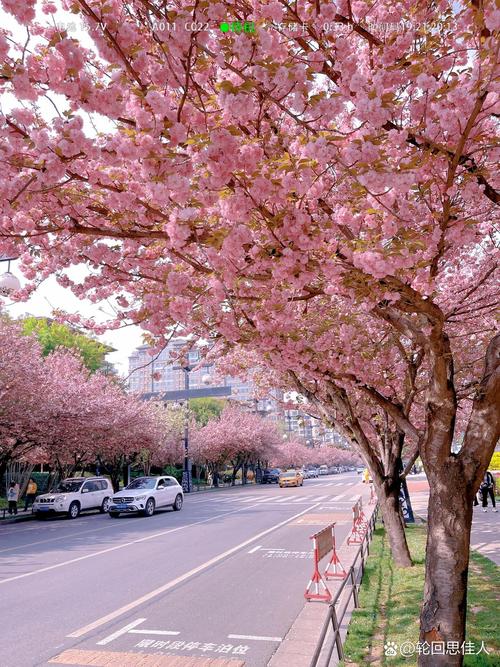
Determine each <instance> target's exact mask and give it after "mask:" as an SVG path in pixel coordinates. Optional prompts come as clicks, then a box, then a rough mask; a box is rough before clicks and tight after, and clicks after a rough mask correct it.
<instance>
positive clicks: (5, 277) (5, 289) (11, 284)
mask: <svg viewBox="0 0 500 667" xmlns="http://www.w3.org/2000/svg"><path fill="white" fill-rule="evenodd" d="M15 259H17V257H1V256H0V262H7V271H6V272H5V273H3V274H2V275H1V276H0V294H2V295H3V296H9V294H11V293H12V292H17V290H18V289H21V282H20V281H19V278H18V277H17V276H15V275H14V274H13V273H11V271H10V263H11V262H12V261H13V260H15Z"/></svg>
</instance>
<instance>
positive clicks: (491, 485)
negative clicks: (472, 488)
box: [479, 470, 497, 512]
mask: <svg viewBox="0 0 500 667" xmlns="http://www.w3.org/2000/svg"><path fill="white" fill-rule="evenodd" d="M479 490H480V492H481V496H482V498H483V512H487V511H488V510H487V507H488V496H490V498H491V504H492V505H493V512H496V511H497V504H496V502H495V479H494V477H493V475H492V474H491V472H490V471H489V470H487V471H486V472H485V473H484V477H483V481H482V482H481V486H480V487H479Z"/></svg>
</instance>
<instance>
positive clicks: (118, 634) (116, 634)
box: [97, 618, 146, 646]
mask: <svg viewBox="0 0 500 667" xmlns="http://www.w3.org/2000/svg"><path fill="white" fill-rule="evenodd" d="M145 620H146V619H145V618H138V619H136V620H135V621H132V623H129V624H128V625H126V626H125V627H123V628H121V629H120V630H117V631H116V632H113V634H111V635H108V636H107V637H104V639H101V641H100V642H97V644H98V646H105V645H106V644H109V643H110V642H112V641H113V640H114V639H118V637H121V636H122V635H126V634H127V632H128V631H129V630H131V629H132V628H135V626H136V625H140V624H141V623H144V621H145Z"/></svg>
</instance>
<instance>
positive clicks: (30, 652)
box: [0, 473, 363, 667]
mask: <svg viewBox="0 0 500 667" xmlns="http://www.w3.org/2000/svg"><path fill="white" fill-rule="evenodd" d="M362 489H363V484H362V483H361V479H360V476H359V475H356V473H345V474H341V475H328V476H324V477H320V478H318V479H311V480H305V482H304V486H303V487H302V488H299V489H293V488H290V489H279V488H278V487H277V486H275V485H272V486H271V485H266V486H259V487H256V486H249V487H237V488H235V489H225V490H220V491H214V492H208V493H200V494H198V495H197V494H194V495H192V496H189V497H187V498H186V500H185V504H184V508H183V510H182V511H181V512H173V511H171V510H165V511H163V512H158V513H157V514H156V515H155V516H154V517H152V518H149V519H148V518H143V517H135V516H124V517H121V518H120V519H118V520H114V521H112V520H110V519H109V518H108V517H107V516H105V515H99V514H92V515H82V516H81V517H80V518H79V519H76V520H75V521H69V520H67V519H65V518H60V519H59V518H56V519H51V520H45V521H41V522H38V521H37V522H28V523H20V524H9V525H7V526H3V527H0V618H1V625H2V631H1V633H0V637H1V638H0V655H1V656H2V659H1V664H2V665H6V666H7V665H8V666H9V667H35V666H37V667H38V666H48V665H53V664H65V665H87V664H95V665H96V664H104V663H106V655H107V654H109V652H112V653H113V656H112V657H113V658H115V659H116V662H113V664H116V665H118V666H119V667H124V665H127V664H134V665H139V664H141V663H140V660H139V658H140V654H141V653H143V654H153V655H155V656H160V655H164V656H167V655H170V656H177V661H176V658H174V657H172V658H165V659H164V660H162V661H161V662H155V663H154V664H162V665H163V664H165V665H166V664H174V663H175V664H176V665H178V664H186V665H188V664H189V665H196V664H197V663H198V662H200V664H202V663H204V661H205V660H206V659H207V658H209V657H210V658H212V659H215V658H218V659H220V660H221V662H219V663H218V664H220V665H222V664H228V665H234V666H236V665H243V664H244V665H247V666H248V667H263V666H264V665H267V662H268V660H269V659H270V657H271V656H272V654H273V653H274V651H275V650H276V648H277V647H278V645H279V642H280V640H281V638H282V637H284V635H285V634H286V632H287V630H288V629H289V627H290V626H291V624H292V623H293V621H294V619H295V618H296V616H297V614H298V613H299V611H300V609H301V608H302V606H303V604H304V598H303V593H304V589H305V586H306V584H307V582H308V580H309V576H310V574H311V572H312V560H311V552H310V548H311V545H310V540H309V536H310V535H311V534H312V533H313V532H315V531H316V530H318V529H319V528H320V527H322V526H324V525H326V524H327V523H328V522H329V521H331V520H336V521H337V522H338V523H337V528H336V536H337V541H338V543H339V544H340V543H341V542H342V541H343V539H344V538H345V536H346V535H347V532H348V526H349V524H350V507H351V505H352V500H353V498H356V497H357V495H359V493H360V492H361V491H362ZM125 653H132V654H133V655H132V657H130V656H126V655H124V654H125ZM135 654H137V655H135ZM56 656H60V657H59V658H56ZM180 656H184V659H183V660H180V661H179V657H180ZM135 657H136V658H137V660H135ZM132 658H133V660H132ZM225 660H227V662H224V661H225ZM103 661H104V663H103ZM170 661H171V662H170ZM147 664H153V663H149V662H148V663H147ZM204 664H206V662H205V663H204Z"/></svg>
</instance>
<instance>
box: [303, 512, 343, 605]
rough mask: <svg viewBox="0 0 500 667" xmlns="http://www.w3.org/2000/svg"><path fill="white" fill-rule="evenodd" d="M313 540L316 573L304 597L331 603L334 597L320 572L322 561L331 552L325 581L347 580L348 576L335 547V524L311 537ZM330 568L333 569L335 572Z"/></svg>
mask: <svg viewBox="0 0 500 667" xmlns="http://www.w3.org/2000/svg"><path fill="white" fill-rule="evenodd" d="M311 540H312V541H313V556H314V572H313V574H312V577H311V579H310V580H309V583H308V584H307V588H306V590H305V593H304V597H305V598H306V600H321V601H326V602H329V601H330V600H331V599H332V595H331V593H330V591H329V590H328V586H327V585H326V583H325V581H324V579H323V577H322V576H321V573H320V571H319V562H320V560H321V559H322V558H324V557H325V556H326V555H327V554H329V553H330V551H331V552H332V556H331V558H330V560H329V562H328V565H327V566H326V569H325V572H324V577H325V579H345V577H346V576H347V572H346V571H345V570H344V568H343V567H342V564H341V562H340V559H339V557H338V554H337V548H336V545H335V523H332V524H330V525H329V526H327V527H326V528H323V530H320V531H319V532H318V533H315V534H314V535H311ZM330 568H333V570H332V569H330ZM312 588H314V592H313V593H312V592H311V589H312Z"/></svg>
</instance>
